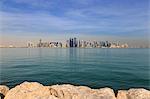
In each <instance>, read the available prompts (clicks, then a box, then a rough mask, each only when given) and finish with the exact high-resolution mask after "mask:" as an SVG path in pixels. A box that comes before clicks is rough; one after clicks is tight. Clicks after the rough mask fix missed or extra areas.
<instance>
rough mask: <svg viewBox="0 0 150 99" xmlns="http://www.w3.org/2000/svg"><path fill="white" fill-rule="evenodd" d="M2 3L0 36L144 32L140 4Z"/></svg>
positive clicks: (26, 0)
mask: <svg viewBox="0 0 150 99" xmlns="http://www.w3.org/2000/svg"><path fill="white" fill-rule="evenodd" d="M4 1H5V0H3V9H2V11H1V12H0V15H1V24H2V29H1V32H3V33H16V32H17V33H43V32H47V33H50V34H52V33H59V32H61V33H66V32H71V33H73V32H78V33H85V34H86V33H87V34H91V35H101V34H105V35H108V36H111V35H130V34H132V35H135V36H136V34H141V35H143V34H145V33H146V32H147V31H148V13H147V10H145V9H147V6H146V7H143V6H139V5H140V4H136V5H134V4H133V7H132V6H131V5H129V4H126V2H125V5H123V3H121V2H116V1H114V2H111V1H109V0H108V1H107V2H106V1H101V0H94V1H92V0H87V1H85V0H81V1H80V0H77V1H76V0H71V1H61V0H56V1H53V0H51V1H49V0H38V1H37V0H10V2H9V3H8V2H6V1H5V2H4ZM6 5H9V7H8V6H7V7H6ZM137 5H138V6H137ZM134 7H135V8H134ZM35 10H36V11H35ZM135 31H136V32H135Z"/></svg>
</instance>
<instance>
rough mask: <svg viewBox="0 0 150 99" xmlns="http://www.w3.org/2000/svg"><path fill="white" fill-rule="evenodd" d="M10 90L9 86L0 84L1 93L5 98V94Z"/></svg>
mask: <svg viewBox="0 0 150 99" xmlns="http://www.w3.org/2000/svg"><path fill="white" fill-rule="evenodd" d="M8 91H9V88H8V87H7V86H5V85H0V95H1V97H2V98H4V96H5V95H6V94H7V92H8Z"/></svg>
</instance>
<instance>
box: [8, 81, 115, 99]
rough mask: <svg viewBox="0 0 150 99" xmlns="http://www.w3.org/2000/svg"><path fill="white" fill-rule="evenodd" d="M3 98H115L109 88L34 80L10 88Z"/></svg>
mask: <svg viewBox="0 0 150 99" xmlns="http://www.w3.org/2000/svg"><path fill="white" fill-rule="evenodd" d="M5 99H116V98H115V95H114V92H113V90H112V89H110V88H102V89H91V88H88V87H84V86H73V85H53V86H43V85H42V84H39V83H36V82H30V83H29V82H24V83H22V84H20V85H18V86H16V87H15V88H12V89H11V90H10V91H9V92H8V93H7V95H6V97H5Z"/></svg>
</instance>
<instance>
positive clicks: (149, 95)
mask: <svg viewBox="0 0 150 99" xmlns="http://www.w3.org/2000/svg"><path fill="white" fill-rule="evenodd" d="M117 99H150V91H148V90H146V89H142V88H139V89H129V90H128V91H125V90H120V91H118V94H117Z"/></svg>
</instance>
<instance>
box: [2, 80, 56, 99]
mask: <svg viewBox="0 0 150 99" xmlns="http://www.w3.org/2000/svg"><path fill="white" fill-rule="evenodd" d="M4 99H57V98H55V97H53V96H50V90H49V88H48V87H44V86H43V85H42V84H39V83H37V82H31V83H29V82H24V83H22V84H20V85H18V86H16V87H15V88H12V89H11V90H10V91H9V92H8V93H7V94H6V96H5V98H4Z"/></svg>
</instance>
